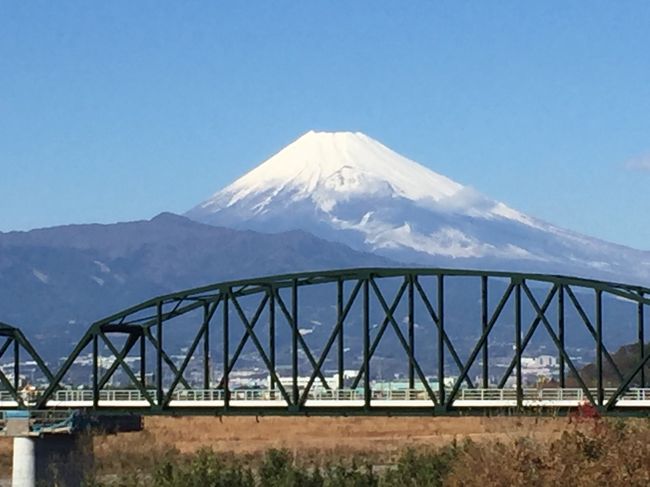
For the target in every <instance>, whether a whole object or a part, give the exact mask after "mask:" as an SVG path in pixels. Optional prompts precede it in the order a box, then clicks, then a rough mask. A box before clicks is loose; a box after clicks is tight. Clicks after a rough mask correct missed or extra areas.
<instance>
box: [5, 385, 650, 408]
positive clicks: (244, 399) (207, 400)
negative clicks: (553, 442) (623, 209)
mask: <svg viewBox="0 0 650 487" xmlns="http://www.w3.org/2000/svg"><path fill="white" fill-rule="evenodd" d="M147 392H148V394H149V397H150V399H151V402H150V401H149V400H148V399H147V398H146V397H145V396H144V395H143V394H142V392H140V391H138V390H120V389H110V390H102V391H100V393H99V398H98V404H97V407H99V408H136V409H138V408H148V407H151V406H152V405H156V404H157V400H156V391H155V390H149V391H147ZM300 392H301V394H302V391H300ZM522 392H523V398H522V399H523V400H522V406H523V407H525V408H531V409H532V408H561V407H577V406H580V405H582V404H585V403H586V402H587V401H588V397H587V395H586V394H585V392H584V391H583V390H582V389H579V388H572V389H524V390H523V391H522ZM589 392H590V393H591V394H592V397H594V398H596V397H597V390H596V389H590V390H589ZM615 392H616V390H615V389H605V390H604V402H605V403H607V401H608V400H609V399H610V398H611V397H612V396H613V395H614V393H615ZM449 393H450V391H447V394H449ZM22 399H23V401H24V402H25V403H26V404H27V405H34V404H35V397H32V396H29V397H28V396H24V397H22ZM364 404H365V402H364V393H363V390H362V389H334V390H324V389H318V390H315V391H311V392H310V393H309V394H308V395H307V398H306V401H305V404H304V406H305V407H306V408H330V407H332V408H334V407H336V408H342V407H343V408H346V407H349V408H359V407H363V406H364ZM229 405H230V407H234V408H237V407H243V408H269V407H270V408H285V407H287V406H288V403H287V402H286V401H285V400H284V398H283V396H282V394H281V393H280V392H279V391H277V390H275V391H270V390H266V389H246V390H234V391H230V398H229ZM370 405H371V406H372V407H381V408H391V407H394V408H405V407H411V408H427V407H433V405H434V403H433V401H432V400H431V398H430V397H429V396H428V394H427V393H426V391H423V390H420V389H405V390H373V391H371V398H370ZM224 406H225V398H224V391H223V390H220V389H205V390H204V389H182V390H178V391H175V392H174V393H173V394H172V395H171V397H170V401H169V404H168V407H169V408H172V409H174V408H179V409H183V408H185V409H187V408H221V407H224ZM453 406H454V407H457V408H503V407H516V406H517V391H516V390H515V389H460V390H459V391H458V394H457V396H456V398H455V400H454V402H453ZM16 407H18V404H17V402H16V401H15V399H14V398H13V397H12V396H11V394H9V393H8V392H6V391H0V408H6V409H12V408H16ZM47 407H48V408H91V407H93V393H92V391H91V390H89V389H83V390H74V389H70V390H60V391H57V392H56V393H55V394H54V397H53V399H50V400H49V401H48V402H47ZM616 407H618V408H650V388H646V389H639V388H632V389H629V390H628V391H627V392H625V393H624V394H623V395H622V396H621V397H620V398H619V400H618V401H617V402H616Z"/></svg>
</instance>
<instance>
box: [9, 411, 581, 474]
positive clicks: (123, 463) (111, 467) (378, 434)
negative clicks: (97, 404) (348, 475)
mask: <svg viewBox="0 0 650 487" xmlns="http://www.w3.org/2000/svg"><path fill="white" fill-rule="evenodd" d="M576 428H578V429H580V428H583V426H580V425H578V426H576V425H572V424H570V423H569V421H568V420H567V419H566V418H541V417H493V418H488V417H457V418H447V417H436V418H431V417H429V418H415V417H413V418H395V417H392V418H391V417H348V418H343V417H341V418H329V417H259V418H255V417H224V418H214V417H178V418H174V417H148V418H146V419H145V430H144V431H142V432H138V433H122V434H119V435H109V436H96V437H95V438H94V448H95V454H96V458H97V463H98V465H99V466H100V468H101V470H102V471H104V472H111V471H119V472H123V471H125V470H128V469H129V468H132V467H133V466H134V465H140V466H141V467H143V468H144V467H147V466H150V465H153V464H155V463H156V462H157V461H158V460H159V459H160V457H161V456H162V455H164V454H165V453H166V452H169V451H171V450H175V451H178V452H180V453H193V452H195V451H197V450H198V449H200V448H204V447H210V448H212V449H213V450H214V451H216V452H222V453H224V454H228V455H230V454H232V455H237V456H244V457H250V458H251V459H254V458H255V457H258V456H260V455H259V454H260V453H261V452H264V451H266V450H268V449H270V448H286V449H288V450H289V451H291V452H292V453H293V454H294V455H295V457H296V459H297V460H298V461H305V462H312V461H314V460H315V459H318V460H321V461H322V460H323V459H330V460H332V461H336V460H337V459H342V458H343V459H346V460H350V459H353V458H354V459H359V460H368V461H371V462H373V463H374V464H386V463H392V462H393V461H394V460H395V459H396V457H397V456H398V455H399V453H400V452H402V451H403V450H404V449H405V448H408V447H413V448H432V447H433V448H437V447H440V446H443V445H446V444H449V443H450V442H452V441H454V440H456V441H462V440H463V439H465V438H470V439H472V440H473V441H475V442H478V443H479V444H481V443H485V442H493V443H494V442H501V443H503V444H505V445H509V444H514V443H515V442H516V441H518V440H519V439H521V438H527V439H529V440H531V441H535V442H541V443H550V442H552V441H553V440H556V439H558V438H560V436H561V435H562V434H563V433H564V432H567V431H575V430H576ZM10 462H11V440H9V439H5V438H2V439H0V471H2V472H8V471H9V470H8V466H9V464H10Z"/></svg>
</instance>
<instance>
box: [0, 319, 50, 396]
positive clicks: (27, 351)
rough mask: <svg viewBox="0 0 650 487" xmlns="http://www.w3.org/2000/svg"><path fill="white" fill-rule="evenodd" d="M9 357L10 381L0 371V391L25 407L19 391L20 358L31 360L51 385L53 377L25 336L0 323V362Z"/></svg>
mask: <svg viewBox="0 0 650 487" xmlns="http://www.w3.org/2000/svg"><path fill="white" fill-rule="evenodd" d="M8 355H11V368H12V376H13V377H12V380H9V378H8V377H7V375H6V374H5V372H3V370H2V369H0V390H5V391H7V392H8V394H9V395H10V397H11V398H12V399H13V400H14V401H15V402H16V403H17V404H18V405H19V406H20V407H27V405H26V404H25V400H24V397H23V395H22V394H21V393H20V392H19V391H20V374H21V367H20V361H21V357H26V358H28V359H31V361H32V362H34V363H35V364H36V367H37V368H38V369H39V370H40V372H41V374H42V375H43V376H44V377H45V378H46V379H47V380H49V381H50V383H52V382H53V381H54V377H53V375H52V373H51V372H50V370H49V369H48V367H47V365H46V364H45V362H44V361H43V360H42V359H41V357H40V355H39V354H38V353H37V352H36V350H34V348H33V347H32V345H31V344H30V343H29V341H28V340H27V338H25V335H23V333H22V332H21V331H20V330H19V329H18V328H15V327H13V326H10V325H8V324H6V323H1V322H0V362H4V360H6V357H7V356H8Z"/></svg>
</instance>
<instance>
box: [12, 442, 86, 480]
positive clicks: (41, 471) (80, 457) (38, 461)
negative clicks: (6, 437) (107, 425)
mask: <svg viewBox="0 0 650 487" xmlns="http://www.w3.org/2000/svg"><path fill="white" fill-rule="evenodd" d="M93 460H94V457H93V449H92V441H91V438H90V435H87V434H77V433H59V434H45V435H42V436H16V437H14V452H13V473H12V481H11V482H12V483H11V485H12V487H37V486H41V485H57V486H61V487H68V486H70V487H72V486H79V485H82V484H83V483H84V480H86V479H87V476H88V474H90V473H91V472H92V467H93Z"/></svg>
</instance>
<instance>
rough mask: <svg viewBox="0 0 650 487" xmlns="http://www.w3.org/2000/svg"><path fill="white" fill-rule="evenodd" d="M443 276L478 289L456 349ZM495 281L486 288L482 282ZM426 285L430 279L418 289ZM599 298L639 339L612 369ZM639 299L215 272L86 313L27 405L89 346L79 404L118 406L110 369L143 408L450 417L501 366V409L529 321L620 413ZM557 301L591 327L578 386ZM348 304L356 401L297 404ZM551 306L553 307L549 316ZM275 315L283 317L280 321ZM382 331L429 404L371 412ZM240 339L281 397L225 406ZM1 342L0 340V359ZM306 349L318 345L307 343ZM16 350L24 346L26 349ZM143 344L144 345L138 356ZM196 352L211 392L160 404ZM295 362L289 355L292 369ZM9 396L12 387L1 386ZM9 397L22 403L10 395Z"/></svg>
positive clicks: (385, 272) (641, 307)
mask: <svg viewBox="0 0 650 487" xmlns="http://www.w3.org/2000/svg"><path fill="white" fill-rule="evenodd" d="M455 278H467V279H471V280H474V281H478V283H477V284H478V285H477V289H480V296H478V298H479V300H480V320H479V322H478V323H476V335H477V337H478V338H477V339H476V341H475V342H474V344H473V346H472V347H470V351H469V353H464V354H461V353H459V352H458V350H457V345H455V344H454V343H453V341H452V339H451V337H450V333H449V331H450V330H449V329H448V327H447V324H446V323H447V319H446V318H447V312H446V310H445V304H446V300H447V297H446V293H447V285H446V284H447V282H448V281H449V280H451V279H455ZM384 280H392V282H394V283H397V284H396V285H395V289H396V293H395V294H393V292H394V291H391V293H390V294H391V295H392V296H387V294H388V292H387V291H386V290H385V289H384V290H382V285H381V284H382V282H383V281H384ZM425 281H426V282H425ZM495 281H497V282H498V285H495ZM432 282H433V283H434V284H435V286H430V283H432ZM318 285H329V286H330V289H335V296H333V302H334V303H335V308H336V318H335V321H334V324H333V326H332V328H331V330H329V334H328V338H327V340H326V341H325V342H324V343H320V344H319V345H318V347H314V346H313V345H312V347H310V346H309V345H308V343H307V341H306V339H305V337H304V336H303V334H302V333H301V326H300V324H301V301H300V294H301V292H302V290H303V289H305V288H309V287H312V286H318ZM540 287H543V289H544V292H545V298H544V299H543V300H540V299H539V296H538V295H539V292H538V291H539V289H540ZM432 289H435V292H431V290H432ZM535 289H537V292H536V291H535ZM585 293H588V294H585ZM536 294H537V296H536ZM578 294H580V296H582V299H580V298H579V296H578ZM585 295H588V296H589V297H590V300H591V302H592V306H593V308H592V309H587V308H586V306H585V304H584V296H585ZM607 296H609V297H615V298H619V299H622V300H624V301H625V302H628V303H631V305H632V306H633V307H634V309H635V315H636V316H635V317H634V320H633V322H632V323H628V324H627V325H631V326H633V327H634V328H635V332H636V340H637V341H638V344H639V347H638V355H637V357H636V359H635V365H634V366H633V367H632V368H631V369H629V370H628V369H626V370H620V369H619V368H618V366H617V364H616V363H615V362H614V360H613V358H612V355H611V353H610V351H609V350H608V349H607V347H606V346H605V340H604V332H605V331H606V330H607V326H620V325H621V324H620V323H609V324H606V323H605V319H604V314H603V300H604V298H605V297H607ZM488 298H490V299H488ZM244 299H248V300H250V299H256V306H255V307H254V308H253V309H254V313H251V311H250V310H248V311H247V310H245V306H243V305H242V303H241V302H242V300H244ZM495 303H496V304H495ZM649 305H650V289H647V288H643V287H639V286H632V285H625V284H619V283H611V282H603V281H595V280H587V279H580V278H573V277H564V276H555V275H544V274H523V273H512V272H484V271H473V270H457V269H393V268H390V269H383V268H372V269H348V270H335V271H324V272H309V273H300V274H289V275H280V276H272V277H264V278H258V279H248V280H242V281H232V282H223V283H219V284H214V285H210V286H205V287H200V288H195V289H190V290H185V291H181V292H177V293H173V294H168V295H165V296H159V297H156V298H153V299H150V300H148V301H146V302H143V303H141V304H139V305H137V306H134V307H131V308H128V309H126V310H124V311H121V312H119V313H116V314H114V315H112V316H109V317H107V318H105V319H102V320H100V321H97V322H96V323H94V324H93V325H92V326H91V327H90V328H89V329H88V331H87V333H86V334H85V335H84V336H83V337H82V338H81V340H80V341H79V343H78V345H77V346H76V347H75V349H74V350H73V351H72V353H71V354H70V356H69V357H68V359H67V360H66V362H65V363H64V364H63V366H62V367H61V369H60V370H59V371H58V372H57V373H56V374H55V375H54V376H52V375H51V374H50V373H49V371H47V368H45V366H44V364H42V361H40V362H39V365H42V368H43V371H44V372H45V373H46V374H47V376H48V378H50V385H49V387H48V388H47V389H46V390H45V391H43V392H42V394H40V395H39V397H38V400H37V401H36V402H35V403H34V404H33V405H32V406H31V407H34V408H38V409H43V408H46V407H48V404H49V403H50V402H51V401H52V400H53V399H54V398H55V397H56V394H57V391H60V390H61V389H62V388H63V387H64V386H65V377H66V374H67V373H68V372H69V371H70V369H71V367H72V366H73V364H74V363H75V361H77V360H78V359H79V357H81V355H82V353H83V352H84V350H86V349H87V348H91V350H92V374H91V381H92V384H89V387H90V391H92V396H91V397H92V405H91V407H93V408H94V409H96V410H97V411H98V412H100V411H101V410H102V409H103V410H106V411H112V412H115V410H116V409H120V410H125V411H126V410H130V409H129V407H128V405H121V406H119V407H118V406H115V407H113V408H108V407H106V408H102V406H101V397H102V396H101V393H102V391H104V390H106V388H107V385H108V384H109V383H110V380H111V377H113V375H114V374H115V373H116V372H117V371H118V370H121V371H123V374H124V375H125V376H126V377H127V378H128V380H129V382H130V384H129V387H130V388H131V389H132V390H134V391H136V393H137V394H138V397H140V398H141V399H142V400H143V401H146V403H145V406H146V407H145V408H142V407H139V408H137V411H138V412H140V413H145V414H147V413H150V414H170V413H173V414H183V413H186V414H196V413H202V414H206V413H210V414H282V413H284V414H384V413H388V414H458V413H459V409H458V408H457V407H456V401H457V400H458V398H459V396H460V395H461V393H464V392H466V391H467V390H468V389H472V388H480V389H482V390H484V389H489V388H496V389H503V388H504V387H505V386H506V382H507V381H508V379H509V378H510V377H511V376H513V377H514V391H515V392H514V394H515V403H514V407H515V408H516V409H519V410H523V408H524V406H525V383H524V379H523V377H522V357H523V354H524V352H525V351H526V348H527V346H529V344H530V342H531V338H532V337H533V335H534V334H535V333H536V331H537V330H545V331H546V333H547V337H550V340H551V341H552V344H553V346H554V347H555V351H556V353H557V357H558V362H559V364H558V365H559V388H561V389H563V388H565V387H566V383H567V380H569V378H571V380H573V381H575V382H577V388H579V389H580V392H581V397H583V398H584V399H585V400H586V401H587V402H588V403H589V404H591V405H593V407H596V408H598V409H599V410H600V411H601V412H603V413H618V412H620V408H619V407H618V403H619V401H620V400H621V399H622V398H624V396H625V394H626V393H628V392H629V390H630V388H631V384H633V381H636V385H637V386H638V385H640V386H641V387H642V388H644V387H645V386H646V378H645V370H644V369H645V367H646V365H647V364H648V361H649V359H650V354H647V353H646V352H645V347H644V343H645V324H644V322H645V318H644V312H645V308H646V307H647V306H649ZM371 306H372V308H373V309H372V310H371ZM400 306H403V307H404V308H405V309H406V316H405V320H404V322H402V320H401V316H402V315H400V316H399V317H397V316H396V310H397V309H398V307H400ZM416 306H417V309H418V310H425V312H424V313H422V312H420V315H423V314H424V315H425V316H424V317H423V316H418V317H417V320H418V322H420V321H421V320H423V318H426V320H428V323H430V326H431V327H432V328H433V331H434V332H435V343H434V347H435V350H436V353H435V357H436V362H437V363H435V364H434V365H433V368H434V370H435V373H436V375H437V380H436V381H435V383H433V382H431V381H430V380H429V379H428V378H427V376H426V374H425V372H424V369H425V366H424V364H423V360H422V359H421V358H417V356H416V355H417V354H416V344H418V342H417V336H416V333H418V332H416V329H417V328H418V326H417V325H416V316H415V315H416ZM524 307H527V313H528V314H526V316H528V315H530V316H532V317H533V319H532V321H529V320H528V318H524V316H525V313H523V312H522V310H523V309H524ZM506 308H507V309H508V310H511V311H512V313H513V315H512V316H510V317H509V319H510V320H511V321H510V322H511V323H513V324H514V336H512V345H513V348H514V355H513V357H512V360H511V361H510V363H509V364H508V366H507V367H506V369H505V373H504V374H503V376H502V377H501V378H500V380H498V383H497V384H495V383H494V382H493V383H492V384H490V378H489V362H490V355H489V339H490V337H491V336H492V334H493V330H494V328H495V325H496V323H497V321H498V320H499V318H500V317H501V316H502V315H503V314H504V310H505V309H506ZM569 308H571V309H572V313H574V314H577V315H578V316H579V317H580V321H581V322H582V323H581V325H584V328H585V329H586V330H587V332H588V333H589V335H591V336H592V337H593V340H594V344H595V384H593V383H592V384H588V383H587V381H586V380H585V379H584V378H583V377H582V376H581V371H580V370H579V369H578V366H577V365H576V364H575V363H574V359H572V357H571V356H570V354H569V353H568V351H567V348H566V346H565V345H566V344H565V336H566V332H567V326H566V320H565V318H566V316H567V311H568V309H569ZM353 309H354V310H355V313H356V312H358V311H359V310H360V314H361V316H360V319H359V316H358V315H357V316H355V321H354V324H353V325H354V326H357V327H359V326H360V327H361V330H360V334H361V337H362V339H361V341H362V345H361V350H360V355H361V361H360V363H361V365H360V367H359V370H358V372H357V374H356V376H355V377H353V379H352V384H351V386H350V385H349V384H347V387H348V389H353V390H355V391H357V392H358V393H359V395H360V397H361V400H362V403H361V404H360V405H359V406H358V407H354V408H346V409H345V411H344V412H342V411H341V409H340V408H337V407H336V406H335V405H334V406H333V405H329V406H327V407H322V408H319V407H309V405H308V402H309V399H310V397H311V396H310V394H311V392H312V391H313V389H314V387H315V384H317V385H318V386H319V387H322V388H323V389H325V390H329V389H331V388H332V387H334V388H335V389H339V390H341V389H344V386H346V384H344V379H343V378H344V375H345V374H344V371H345V370H346V357H345V353H344V352H345V346H346V343H344V336H345V333H344V332H345V330H346V327H349V326H352V325H351V322H352V319H351V312H352V310H353ZM551 309H553V310H554V311H553V312H552V313H551V311H550V310H551ZM378 312H379V313H381V317H382V318H381V319H380V320H379V322H378V323H377V325H378V326H376V327H372V325H371V315H372V313H374V314H375V316H376V313H378ZM190 313H195V315H200V316H201V319H200V321H201V322H200V324H199V325H198V330H197V331H196V333H195V334H194V335H193V336H192V337H191V338H192V340H191V344H190V345H189V347H188V348H187V350H186V353H185V354H184V358H182V360H178V359H176V360H174V359H173V358H172V356H171V355H170V353H169V352H168V351H166V349H165V346H164V343H165V342H164V335H165V333H164V330H165V329H166V328H167V327H169V326H173V324H174V320H177V319H178V318H179V317H181V316H184V315H188V314H190ZM508 313H510V311H508ZM531 313H532V314H531ZM551 314H552V316H551ZM262 316H264V318H265V319H264V321H266V323H265V328H264V332H265V335H264V336H262V335H261V333H262V331H261V327H260V326H259V322H260V320H261V317H262ZM235 318H236V320H237V322H238V326H241V327H242V330H240V331H241V333H242V335H241V338H240V339H239V340H238V341H237V342H236V343H231V332H232V330H231V327H232V324H233V322H234V321H235ZM280 322H284V323H286V325H281V324H280ZM281 326H288V329H285V331H287V332H288V333H289V334H290V367H289V370H290V372H289V373H290V380H289V381H287V379H286V378H284V380H281V377H280V374H279V373H278V364H277V353H278V350H277V349H278V347H277V344H276V337H277V330H278V328H279V327H281ZM3 330H5V328H0V336H2V335H3ZM10 330H11V333H13V335H11V337H13V338H10V340H12V339H13V340H14V342H13V343H20V344H22V345H23V346H25V345H27V347H28V344H27V342H26V341H25V340H24V338H23V337H22V335H21V334H20V333H19V332H17V330H15V329H13V328H11V329H10ZM357 330H358V328H357ZM387 330H392V331H393V332H394V335H393V336H395V337H396V340H397V343H398V344H399V349H400V351H403V354H404V358H405V361H406V367H407V370H408V374H407V376H408V382H409V387H410V388H411V389H413V388H415V387H416V386H418V385H419V386H421V389H422V394H423V395H424V398H425V399H426V400H427V401H428V402H429V404H430V405H429V406H422V407H418V408H413V407H406V408H403V409H400V408H395V407H392V408H390V409H385V408H382V407H381V406H376V405H374V404H373V390H372V388H371V373H370V367H371V364H372V358H373V356H374V355H375V353H376V351H377V349H378V347H379V346H380V344H381V342H382V340H383V339H385V336H386V335H387V334H386V332H387ZM7 333H8V332H7ZM211 336H212V337H213V340H214V337H218V338H219V340H218V341H219V347H220V350H219V352H220V356H221V357H222V364H221V372H220V375H219V377H211V373H212V369H211V354H212V349H211V345H210V343H211ZM16 337H17V338H16ZM118 337H119V339H117V338H118ZM16 340H18V341H16ZM214 341H216V340H214ZM118 342H119V344H118ZM250 343H252V345H253V347H254V350H255V353H256V354H257V356H258V358H259V360H260V361H261V362H262V363H263V365H264V368H265V369H266V371H267V372H268V376H269V381H270V384H271V388H272V389H273V391H274V393H275V394H276V396H277V397H276V398H278V399H281V400H283V402H282V403H281V404H282V407H279V408H278V407H268V408H267V407H265V406H264V405H260V406H259V407H256V408H241V407H238V406H237V405H236V404H235V403H236V401H235V400H234V397H235V396H234V394H236V391H235V390H233V389H231V387H230V385H229V384H230V379H231V374H232V371H233V368H234V367H235V365H236V364H237V362H238V360H240V358H241V355H242V351H243V350H244V347H245V346H246V345H247V344H250ZM418 345H419V344H418ZM9 346H10V345H6V346H5V347H4V348H0V357H1V356H2V352H3V351H4V350H6V349H7V347H9ZM27 347H26V348H27ZM100 347H102V348H103V349H104V350H106V349H108V350H109V351H110V354H111V357H112V359H113V360H112V363H111V365H110V366H107V367H105V370H102V367H101V366H100V359H101V357H100V352H99V349H100ZM316 348H318V350H315V349H316ZM27 349H28V350H31V347H29V348H27ZM31 351H32V352H33V350H31ZM152 352H153V356H151V355H149V354H151V353H152ZM635 353H636V352H635ZM134 354H135V355H136V356H137V357H138V359H139V370H136V369H135V368H134V367H133V366H132V363H133V362H131V363H128V361H127V357H128V356H133V355H134ZM461 355H463V356H461ZM332 356H335V360H334V362H335V363H336V368H337V370H338V384H336V385H334V386H332V384H330V383H328V381H327V380H326V378H325V376H324V364H325V362H326V360H327V359H328V357H330V359H331V357H332ZM197 358H198V360H200V361H201V362H202V367H203V370H202V383H203V384H202V389H201V390H202V391H203V392H205V391H209V390H213V391H214V390H216V391H219V397H220V399H222V403H220V405H219V406H215V407H214V408H211V409H210V410H209V411H206V408H200V407H195V408H192V407H186V408H182V409H179V408H174V407H173V402H174V398H175V397H177V394H178V392H179V391H190V390H192V386H191V384H190V383H189V381H188V380H187V378H186V372H187V369H188V365H189V364H190V362H191V361H192V360H197ZM38 360H40V359H38ZM301 361H302V363H303V364H305V363H306V364H308V367H309V369H310V374H309V379H308V381H307V383H306V385H305V384H300V383H299V369H300V367H299V362H301ZM147 364H149V365H151V364H153V370H152V371H149V370H147ZM347 365H348V366H349V364H347ZM427 367H429V368H432V367H431V364H427ZM449 367H454V369H455V370H457V371H458V372H457V373H455V374H453V376H454V381H453V384H449V383H448V381H446V380H445V378H446V377H447V376H448V375H449V374H448V372H447V369H448V368H449ZM605 367H608V368H610V370H613V372H614V374H615V376H616V377H617V378H618V383H617V386H616V388H615V390H614V391H612V390H611V389H610V390H606V387H605V378H604V370H603V369H604V368H605ZM304 368H305V367H304V365H303V370H304ZM477 370H478V371H479V374H478V377H476V376H474V377H472V372H476V371H477ZM150 372H153V375H152V377H153V380H151V381H149V383H148V382H147V374H148V373H150ZM165 377H166V378H165ZM0 380H2V382H3V384H4V385H5V386H12V387H14V391H15V389H16V387H15V384H8V383H7V382H8V381H7V380H6V378H4V376H2V375H0ZM475 382H476V383H475ZM14 396H15V397H16V398H18V394H17V393H15V392H14ZM649 399H650V397H649ZM19 406H20V407H26V406H25V405H24V404H23V403H22V402H20V403H19ZM472 410H473V411H481V408H480V406H477V407H476V408H474V409H472ZM630 410H631V409H627V411H630ZM644 411H647V407H646V408H645V409H643V408H642V411H641V412H644ZM555 412H557V411H555ZM637 412H638V411H637Z"/></svg>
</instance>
